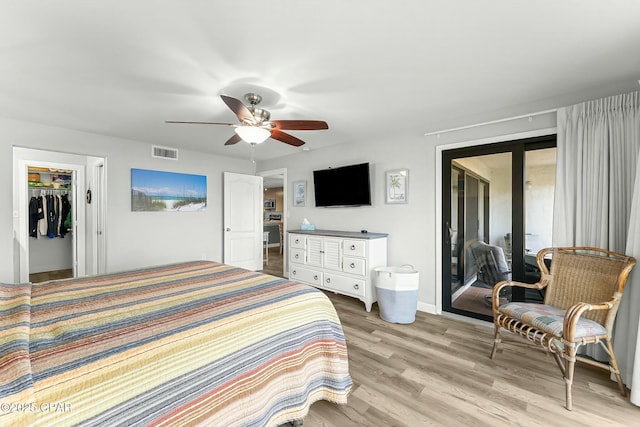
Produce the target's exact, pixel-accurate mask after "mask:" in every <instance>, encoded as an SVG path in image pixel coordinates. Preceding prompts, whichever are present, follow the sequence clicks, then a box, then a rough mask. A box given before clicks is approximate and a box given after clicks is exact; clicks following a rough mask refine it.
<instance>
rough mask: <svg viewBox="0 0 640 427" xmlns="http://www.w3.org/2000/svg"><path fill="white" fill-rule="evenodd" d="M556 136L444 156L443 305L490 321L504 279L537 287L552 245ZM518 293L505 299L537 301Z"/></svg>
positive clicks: (457, 150)
mask: <svg viewBox="0 0 640 427" xmlns="http://www.w3.org/2000/svg"><path fill="white" fill-rule="evenodd" d="M555 146H556V137H555V135H550V136H545V137H536V138H528V139H522V140H516V141H509V142H502V143H498V144H489V145H484V146H475V147H466V148H460V149H453V150H445V151H443V152H442V161H443V163H442V183H443V188H442V219H443V237H444V238H443V246H442V254H443V257H442V262H443V265H442V272H443V274H442V279H443V282H442V307H443V310H444V311H447V312H452V313H456V314H461V315H464V316H468V317H474V318H479V319H483V320H491V319H492V313H491V304H490V295H491V291H492V288H493V285H495V283H497V282H498V281H501V280H517V281H524V282H528V283H534V282H535V281H537V280H538V278H539V272H538V271H537V270H538V269H537V266H536V264H535V254H536V253H537V251H538V250H539V249H542V248H543V247H546V246H550V245H551V224H552V212H553V190H554V186H555ZM522 291H523V290H518V291H515V292H514V293H513V295H511V294H505V295H502V296H501V297H502V298H505V299H506V300H512V301H536V300H537V301H539V300H541V298H542V296H541V295H540V294H537V293H531V294H530V293H524V292H522Z"/></svg>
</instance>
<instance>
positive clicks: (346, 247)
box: [342, 239, 367, 257]
mask: <svg viewBox="0 0 640 427" xmlns="http://www.w3.org/2000/svg"><path fill="white" fill-rule="evenodd" d="M366 247H367V245H366V242H365V241H364V240H348V239H345V240H343V241H342V253H343V254H344V255H347V256H349V255H351V256H360V257H364V256H365V253H366Z"/></svg>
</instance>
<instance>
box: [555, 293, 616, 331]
mask: <svg viewBox="0 0 640 427" xmlns="http://www.w3.org/2000/svg"><path fill="white" fill-rule="evenodd" d="M618 302H619V298H617V297H615V296H614V297H613V298H611V299H610V300H609V301H606V302H601V303H598V304H587V303H586V302H579V303H577V304H574V305H572V306H571V307H569V308H568V309H567V312H566V313H565V315H564V322H563V325H562V330H563V335H564V337H565V339H566V340H567V341H570V342H574V341H575V330H576V325H577V324H578V321H579V320H580V317H581V316H582V314H583V313H584V312H585V311H593V310H610V309H612V308H613V307H614V306H615V305H616V304H617V303H618Z"/></svg>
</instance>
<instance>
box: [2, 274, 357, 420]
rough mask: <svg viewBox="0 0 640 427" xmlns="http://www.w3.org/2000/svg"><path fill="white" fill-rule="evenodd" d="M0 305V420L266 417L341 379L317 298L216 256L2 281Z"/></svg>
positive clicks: (322, 396)
mask: <svg viewBox="0 0 640 427" xmlns="http://www.w3.org/2000/svg"><path fill="white" fill-rule="evenodd" d="M0 304H1V309H0V322H1V326H0V386H1V387H0V404H1V408H0V409H1V411H0V425H3V426H4V425H31V424H33V425H42V426H50V425H101V424H110V425H172V426H173V425H185V424H188V425H198V424H199V425H216V426H227V425H245V426H275V425H281V424H284V423H286V422H290V421H297V422H299V421H300V420H302V419H303V418H304V416H305V415H306V414H307V412H308V410H309V407H310V405H311V404H312V403H313V402H315V401H318V400H328V401H331V402H335V403H337V404H344V403H346V399H347V395H348V393H349V391H350V390H351V386H352V382H351V377H350V376H349V370H348V361H347V349H346V344H345V339H344V335H343V332H342V327H341V325H340V321H339V319H338V316H337V314H336V312H335V309H334V308H333V305H332V304H331V302H330V301H329V300H328V298H327V297H326V295H324V294H323V293H322V292H320V291H318V290H317V289H315V288H312V287H309V286H306V285H302V284H299V283H295V282H291V281H288V280H286V279H281V278H277V277H274V276H269V275H265V274H262V273H257V272H253V271H248V270H244V269H240V268H236V267H232V266H229V265H225V264H220V263H215V262H209V261H194V262H185V263H178V264H172V265H166V266H158V267H152V268H146V269H140V270H135V271H129V272H123V273H115V274H107V275H102V276H94V277H87V278H76V279H68V280H58V281H50V282H45V283H42V284H33V285H30V284H12V285H1V286H0Z"/></svg>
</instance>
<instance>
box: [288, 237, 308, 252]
mask: <svg viewBox="0 0 640 427" xmlns="http://www.w3.org/2000/svg"><path fill="white" fill-rule="evenodd" d="M304 242H305V237H304V236H302V235H300V234H290V235H289V247H290V248H298V249H304V248H305V245H304Z"/></svg>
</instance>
